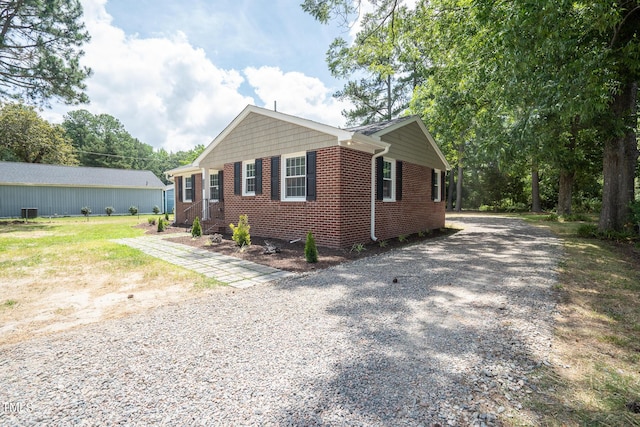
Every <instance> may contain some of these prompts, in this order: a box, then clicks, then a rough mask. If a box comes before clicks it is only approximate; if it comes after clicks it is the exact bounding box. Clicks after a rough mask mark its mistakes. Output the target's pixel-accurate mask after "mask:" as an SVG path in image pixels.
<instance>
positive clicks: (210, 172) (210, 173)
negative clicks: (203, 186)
mask: <svg viewBox="0 0 640 427" xmlns="http://www.w3.org/2000/svg"><path fill="white" fill-rule="evenodd" d="M219 172H220V171H217V170H211V171H209V202H219V201H220V191H221V188H220V176H219ZM214 175H218V198H217V199H214V198H213V195H212V194H211V177H212V176H214Z"/></svg>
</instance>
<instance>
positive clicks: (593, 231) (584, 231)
mask: <svg viewBox="0 0 640 427" xmlns="http://www.w3.org/2000/svg"><path fill="white" fill-rule="evenodd" d="M576 233H577V234H578V237H583V238H587V239H589V238H593V237H597V236H598V226H597V225H595V224H580V226H579V227H578V229H577V230H576Z"/></svg>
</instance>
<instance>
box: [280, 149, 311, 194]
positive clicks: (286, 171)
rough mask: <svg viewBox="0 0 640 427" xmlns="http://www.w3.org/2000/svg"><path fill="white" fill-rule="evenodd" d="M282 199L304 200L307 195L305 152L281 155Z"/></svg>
mask: <svg viewBox="0 0 640 427" xmlns="http://www.w3.org/2000/svg"><path fill="white" fill-rule="evenodd" d="M282 159H283V165H282V166H283V167H282V180H281V181H282V200H283V201H305V200H306V196H307V158H306V153H297V154H290V155H286V156H282Z"/></svg>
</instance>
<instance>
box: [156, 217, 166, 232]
mask: <svg viewBox="0 0 640 427" xmlns="http://www.w3.org/2000/svg"><path fill="white" fill-rule="evenodd" d="M166 228H167V223H166V222H164V219H162V217H160V218H158V232H163V231H164V230H166Z"/></svg>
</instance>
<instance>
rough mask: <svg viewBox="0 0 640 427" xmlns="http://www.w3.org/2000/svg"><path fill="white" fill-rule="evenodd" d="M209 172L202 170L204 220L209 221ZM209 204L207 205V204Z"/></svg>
mask: <svg viewBox="0 0 640 427" xmlns="http://www.w3.org/2000/svg"><path fill="white" fill-rule="evenodd" d="M206 172H207V170H206V169H205V168H202V199H201V200H202V220H203V221H204V220H208V219H209V218H208V217H209V203H208V202H207V190H206V188H207V179H208V178H209V177H208V176H206V174H207V173H206ZM205 202H207V203H205Z"/></svg>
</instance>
